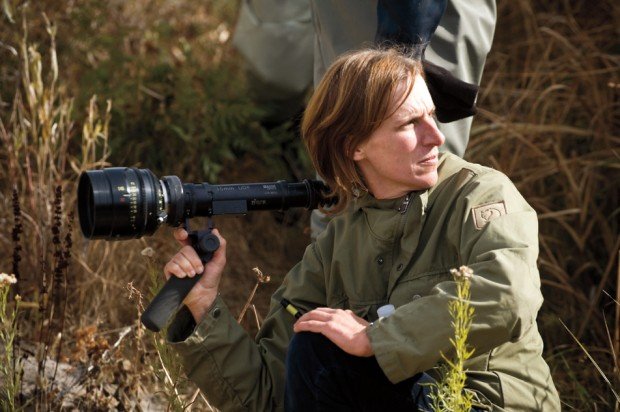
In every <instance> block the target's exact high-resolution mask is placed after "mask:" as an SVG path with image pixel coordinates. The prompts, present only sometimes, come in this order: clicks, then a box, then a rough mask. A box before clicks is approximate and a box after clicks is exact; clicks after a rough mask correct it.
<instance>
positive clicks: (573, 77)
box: [0, 0, 620, 410]
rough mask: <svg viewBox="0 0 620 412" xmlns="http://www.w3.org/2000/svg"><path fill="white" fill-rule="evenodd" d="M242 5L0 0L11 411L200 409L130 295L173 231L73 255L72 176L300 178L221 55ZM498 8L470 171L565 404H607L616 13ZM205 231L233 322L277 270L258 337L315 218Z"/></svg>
mask: <svg viewBox="0 0 620 412" xmlns="http://www.w3.org/2000/svg"><path fill="white" fill-rule="evenodd" d="M238 5H239V4H238V1H226V0H211V1H203V2H193V1H185V0H183V1H171V0H137V1H132V2H122V1H117V0H112V1H108V2H98V1H93V0H72V1H69V2H54V1H49V0H40V1H37V2H30V3H27V2H23V1H18V0H4V1H3V3H2V13H3V15H2V17H1V22H2V23H1V24H0V61H1V62H2V64H0V139H1V146H0V202H1V203H0V205H1V208H0V223H2V230H1V231H0V259H1V260H0V271H1V272H6V273H15V274H16V275H18V282H17V284H15V285H14V286H13V287H12V295H11V298H10V299H9V303H7V305H9V307H8V308H7V310H9V311H11V310H14V309H15V294H16V293H19V295H20V296H21V301H20V302H19V310H18V313H17V318H16V320H15V322H14V323H10V322H9V323H8V325H7V319H8V318H7V319H4V320H2V322H4V323H3V325H4V326H3V327H6V328H9V327H10V328H12V329H11V330H15V333H14V336H13V337H14V340H13V341H12V343H11V345H7V344H6V341H5V342H4V343H5V348H0V354H2V359H1V360H2V361H4V362H5V364H6V365H9V366H11V365H12V366H14V368H13V369H11V367H9V368H8V369H7V368H5V369H6V370H4V372H2V371H3V370H0V372H2V373H3V374H4V376H2V377H0V379H4V382H3V385H2V386H4V387H5V390H11V389H10V388H11V385H8V384H7V382H8V381H7V379H9V380H11V379H12V380H11V382H13V383H14V385H13V386H14V389H13V392H12V395H11V396H14V398H13V399H14V400H13V403H12V404H10V405H13V406H14V407H16V408H19V407H20V405H21V406H25V407H26V408H29V407H32V406H37V408H38V409H40V410H47V409H58V408H60V407H61V405H64V406H65V407H69V406H77V407H79V408H88V409H93V410H94V409H100V410H108V409H132V408H142V409H157V408H162V407H163V408H165V407H166V405H171V406H173V407H174V409H183V407H184V406H187V405H188V404H190V403H191V402H192V401H195V402H194V404H193V405H192V406H193V407H195V408H197V409H205V408H206V405H207V401H206V400H205V399H203V398H201V397H197V396H198V394H197V393H196V391H195V388H193V386H192V384H191V383H189V382H186V381H185V380H184V379H183V377H182V376H183V375H182V373H181V372H180V371H179V370H178V364H175V362H174V357H173V355H172V354H170V353H167V352H166V350H165V348H164V347H163V346H162V345H161V340H160V339H159V337H157V336H154V335H152V334H150V333H145V331H144V330H142V329H141V328H140V325H139V324H138V322H137V317H138V314H137V313H138V311H139V305H140V302H139V298H137V297H136V296H137V295H136V293H138V292H141V293H142V294H143V295H144V297H145V298H148V296H149V293H150V292H149V291H150V290H152V289H153V288H154V287H155V285H156V279H157V278H158V277H159V274H160V272H161V268H162V267H163V264H164V262H165V261H167V259H168V257H169V256H170V255H171V254H172V253H173V252H174V251H175V249H176V245H175V244H174V242H171V241H170V239H171V237H170V233H169V231H168V229H165V230H160V231H159V232H160V233H158V234H157V235H156V236H154V237H151V238H143V239H139V240H132V241H126V242H120V243H118V242H114V243H112V242H103V241H91V242H87V241H85V240H84V239H83V238H82V236H81V234H80V233H79V230H78V229H77V228H76V226H77V224H76V222H74V218H73V216H72V213H74V212H75V188H76V178H77V176H78V174H79V173H80V171H82V170H85V169H89V168H93V167H101V166H103V165H127V166H138V167H147V168H149V169H151V170H152V171H153V172H154V173H155V174H156V175H165V174H175V175H177V176H181V177H182V178H183V180H184V181H188V182H189V181H209V182H212V183H216V182H226V183H233V182H248V181H261V180H263V181H264V180H276V179H290V180H295V179H300V178H305V177H309V176H312V175H313V172H312V171H311V169H310V167H309V164H308V160H307V158H306V156H305V154H304V151H303V148H302V146H301V142H300V141H299V139H298V138H296V137H295V133H294V131H293V130H292V129H293V126H292V124H284V125H282V126H280V127H275V128H266V127H264V126H263V125H262V122H261V120H262V119H264V117H265V116H266V115H267V113H266V109H265V108H264V107H259V106H257V105H256V104H254V103H253V102H252V100H251V99H250V98H249V97H248V83H247V79H246V78H245V74H244V71H243V67H242V63H241V59H240V57H239V56H238V55H237V54H235V51H234V49H233V48H232V46H231V44H230V43H231V41H230V40H231V37H232V32H233V30H234V23H235V20H236V14H237V8H238ZM498 13H499V14H498V24H497V29H496V34H495V40H494V44H493V48H492V50H491V53H490V55H489V57H488V60H487V64H486V68H485V74H484V78H483V81H482V90H481V95H480V98H479V107H480V113H479V114H478V115H477V117H476V119H475V121H474V127H473V129H472V137H471V141H470V145H469V148H468V151H467V153H466V157H467V158H468V159H469V160H472V161H474V162H478V163H482V164H485V165H490V166H492V167H495V168H497V169H499V170H502V171H503V172H505V173H506V174H507V175H508V176H510V177H511V178H512V179H513V181H514V182H515V183H516V185H517V186H518V188H519V189H520V191H521V192H522V193H523V195H524V196H525V197H526V198H527V200H528V201H529V202H530V204H532V206H533V207H534V208H535V209H536V210H537V211H538V213H539V222H540V241H541V250H540V259H539V267H540V270H541V277H542V283H543V293H544V295H545V298H546V301H545V304H544V306H543V309H542V311H541V313H540V315H539V326H540V329H541V333H542V334H543V337H544V340H545V346H546V347H545V358H546V359H547V361H548V362H549V364H550V366H551V369H552V372H553V376H554V379H555V382H556V385H557V386H558V389H559V391H560V395H561V397H562V401H563V407H564V408H565V409H566V410H618V392H620V373H619V369H618V368H619V366H620V361H619V360H618V354H619V349H620V304H619V303H618V302H619V301H620V296H619V293H620V292H619V289H620V287H619V284H620V269H619V263H620V255H619V250H620V231H619V226H620V206H619V205H620V203H619V196H620V135H619V134H618V130H619V128H618V126H619V124H618V123H619V117H618V114H619V105H620V99H619V93H620V73H619V63H620V61H619V60H620V59H619V55H618V52H619V50H620V49H619V45H618V38H620V36H619V34H620V33H619V32H618V31H619V27H620V22H619V20H620V5H619V4H618V3H617V2H614V1H612V0H604V1H601V2H596V3H591V2H586V1H583V0H575V1H571V2H568V1H550V2H534V1H527V0H517V1H512V2H500V3H499V5H498ZM217 225H218V226H219V227H220V228H221V230H222V231H223V233H225V235H226V237H227V239H228V241H229V244H231V245H234V247H231V248H230V252H229V262H230V263H229V266H230V267H229V269H228V273H227V275H226V277H225V280H224V286H223V289H224V290H223V294H224V296H225V297H226V300H227V302H228V303H229V305H230V307H231V308H232V310H233V312H235V311H237V312H238V311H239V310H240V309H241V307H242V306H243V304H244V302H245V301H246V299H247V297H248V295H249V294H250V292H251V290H252V288H253V286H254V284H255V282H256V276H255V274H254V273H253V271H252V268H253V267H256V266H258V267H260V269H261V270H262V271H263V272H264V273H265V274H269V275H271V276H272V281H271V282H270V283H268V284H266V285H262V286H261V287H260V288H259V290H258V293H257V295H256V297H255V299H254V303H255V305H256V310H255V311H254V312H253V313H255V314H257V316H254V315H248V316H246V318H245V319H244V320H243V324H244V326H246V327H247V328H248V330H249V331H250V333H254V332H255V330H256V324H257V322H260V315H261V314H263V315H264V314H265V313H266V308H267V306H268V296H269V295H270V293H271V292H272V291H273V290H274V288H275V287H276V285H277V284H279V282H280V281H281V279H282V276H283V275H284V274H285V273H286V271H287V270H288V269H289V268H290V267H292V265H293V264H294V263H296V261H297V260H298V259H299V258H300V257H301V255H302V253H303V250H304V248H305V246H306V244H307V243H308V242H309V236H308V230H307V226H308V215H307V213H306V212H300V211H294V212H287V213H268V212H265V213H257V214H253V215H249V216H246V217H243V218H239V219H236V218H234V219H219V220H218V221H217ZM164 232H165V233H164ZM129 282H132V286H131V287H129V288H128V286H127V285H128V283H129ZM130 292H131V293H130ZM130 294H131V295H132V297H131V299H130V297H129V295H130ZM11 305H13V306H11ZM251 312H252V311H249V312H248V313H251ZM6 330H8V329H6ZM18 347H19V350H18V349H17V348H18ZM19 360H21V362H20V361H19ZM20 364H22V365H23V367H22V368H21V370H22V371H23V373H22V372H19V371H18V373H17V374H15V373H14V372H15V370H16V369H17V370H18V369H20V368H18V366H19V365H20ZM63 368H64V369H63ZM16 375H17V376H16ZM2 396H3V395H0V398H2ZM4 399H5V401H6V399H7V398H6V396H5V398H4ZM3 405H4V406H6V405H9V404H7V403H6V402H5V403H3ZM10 405H9V406H10Z"/></svg>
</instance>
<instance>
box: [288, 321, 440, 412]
mask: <svg viewBox="0 0 620 412" xmlns="http://www.w3.org/2000/svg"><path fill="white" fill-rule="evenodd" d="M433 382H434V380H433V379H432V378H431V377H430V376H429V375H427V374H425V373H421V374H418V375H416V376H414V377H412V378H410V379H407V380H405V381H403V382H399V383H397V384H393V383H391V382H390V381H389V380H388V378H387V377H386V376H385V374H384V373H383V371H382V370H381V368H380V367H379V364H378V363H377V360H376V359H375V357H374V356H373V357H370V358H361V357H358V356H352V355H349V354H348V353H346V352H344V351H343V350H342V349H340V348H339V347H337V346H336V345H334V344H333V343H332V342H331V341H330V340H329V339H327V338H325V337H324V336H323V335H321V334H319V333H310V332H302V333H297V334H295V336H294V337H293V339H292V340H291V343H290V345H289V348H288V354H287V357H286V389H285V403H284V405H285V410H286V411H290V412H303V411H313V412H315V411H338V412H342V411H390V412H398V411H432V409H431V407H430V399H429V397H428V395H429V393H430V392H431V390H432V385H431V384H432V383H433Z"/></svg>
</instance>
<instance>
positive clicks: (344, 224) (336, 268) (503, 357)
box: [165, 51, 560, 411]
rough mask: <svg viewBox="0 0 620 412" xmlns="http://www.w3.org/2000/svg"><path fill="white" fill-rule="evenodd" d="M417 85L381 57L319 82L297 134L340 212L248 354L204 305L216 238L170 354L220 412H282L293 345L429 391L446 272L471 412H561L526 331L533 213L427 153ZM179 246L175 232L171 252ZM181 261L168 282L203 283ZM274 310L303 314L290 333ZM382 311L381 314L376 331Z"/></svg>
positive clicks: (227, 319) (531, 301) (352, 61)
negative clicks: (465, 310) (459, 273)
mask: <svg viewBox="0 0 620 412" xmlns="http://www.w3.org/2000/svg"><path fill="white" fill-rule="evenodd" d="M403 70H404V72H403ZM420 70H421V68H420V66H419V62H417V63H416V62H413V61H412V60H411V59H407V58H405V57H402V56H400V55H398V53H396V52H393V51H362V52H356V53H353V54H351V55H347V56H344V57H341V58H340V59H338V60H337V61H336V63H335V64H334V66H332V68H330V70H329V71H328V72H327V74H326V75H325V78H324V80H323V82H322V85H321V87H319V89H318V90H317V91H316V92H315V95H314V97H313V100H311V102H310V104H309V106H308V111H307V113H306V118H305V119H304V123H303V126H302V127H303V132H304V138H305V139H307V140H306V141H307V145H308V148H309V151H310V155H311V158H312V159H313V161H314V163H315V167H316V168H317V170H318V171H319V173H321V175H322V176H323V177H324V178H325V180H326V182H327V183H328V184H329V185H330V187H332V188H335V189H334V193H335V194H336V195H337V196H338V199H339V202H338V204H336V206H335V209H334V210H335V211H336V212H339V213H338V214H337V216H335V218H334V219H332V220H331V222H330V223H329V224H328V226H327V229H326V230H325V231H324V232H323V233H322V234H321V235H320V236H319V237H318V238H317V240H316V241H315V242H314V243H312V244H311V245H310V246H308V248H307V249H306V251H305V254H304V256H303V258H302V260H301V262H299V263H298V264H297V265H296V266H295V267H294V268H293V269H292V270H291V271H290V272H289V273H288V274H287V275H286V277H285V279H284V282H283V284H282V285H281V287H280V288H279V289H278V290H277V291H276V292H275V294H274V295H273V297H272V302H271V309H270V312H269V314H268V315H267V317H266V318H265V321H264V323H263V325H262V327H261V329H260V331H259V333H258V335H257V336H256V337H255V339H252V338H251V337H250V336H248V335H247V333H246V332H245V330H244V329H243V328H242V327H241V326H239V325H238V324H237V322H236V320H235V318H234V317H233V316H232V314H231V313H230V312H229V310H228V309H227V307H226V305H225V304H224V302H223V300H222V299H221V297H219V295H218V294H217V285H218V283H219V277H218V276H221V271H222V270H223V268H224V265H225V257H224V256H225V249H226V243H225V241H223V239H222V241H223V242H222V244H223V247H222V250H221V251H218V253H219V255H216V256H214V259H213V261H212V262H210V265H211V266H209V265H207V267H206V268H205V275H203V278H202V279H201V280H200V282H199V283H198V286H197V288H198V289H197V290H196V292H195V293H194V291H192V293H190V295H189V296H188V298H187V300H186V302H185V303H186V307H184V308H183V309H182V310H181V311H180V312H179V314H178V315H177V317H176V319H175V320H174V321H173V323H172V324H171V326H170V328H169V333H168V339H169V341H170V342H171V345H173V347H174V348H175V349H176V350H177V351H178V353H179V354H180V355H181V357H182V359H183V363H184V367H185V370H186V372H187V375H188V377H189V378H190V379H191V380H193V381H194V382H195V383H196V384H197V385H198V386H199V387H200V388H201V389H202V390H203V392H204V393H205V394H206V396H207V398H208V399H209V401H210V402H212V403H213V404H214V405H216V406H217V407H218V408H220V409H222V410H224V411H237V410H249V411H279V410H283V409H284V408H285V398H286V399H288V396H289V395H288V394H286V395H285V391H286V385H288V384H289V383H288V382H285V376H287V378H286V379H289V377H290V375H288V374H287V373H288V372H287V371H288V369H289V365H288V362H289V361H290V359H287V351H288V352H290V351H291V348H290V347H289V344H290V342H291V340H292V339H293V341H294V340H295V339H296V337H297V336H300V335H301V334H303V333H307V332H314V333H316V334H321V335H323V336H325V337H327V339H328V340H329V341H331V342H333V344H335V345H336V346H337V347H339V348H341V349H342V350H343V351H344V352H346V353H347V356H350V357H353V358H359V359H372V360H373V362H375V361H376V364H377V365H378V366H379V368H380V371H381V372H382V374H383V375H384V378H385V379H386V381H388V384H393V385H395V387H400V386H398V385H400V384H401V383H402V382H408V380H409V379H411V378H412V377H415V376H419V375H420V374H421V373H427V374H428V375H430V376H433V377H435V378H436V377H437V376H436V373H435V372H434V369H433V368H434V367H436V366H437V365H438V363H439V362H441V361H442V356H441V355H442V353H443V354H446V355H449V354H450V353H451V343H450V338H451V337H453V334H454V331H453V327H452V325H451V317H450V314H449V312H448V304H449V302H451V301H453V300H454V299H456V282H455V281H454V280H453V278H452V275H451V274H450V269H451V268H457V267H460V266H462V265H466V266H469V267H470V268H471V269H472V270H473V272H474V275H473V277H472V278H471V306H472V307H473V308H474V317H473V322H472V325H471V329H470V332H469V339H468V344H469V345H471V347H472V348H473V349H474V350H475V352H474V355H473V356H472V358H470V359H469V360H468V361H467V363H466V365H465V368H466V370H467V377H468V378H467V382H466V390H468V391H471V392H472V393H473V394H474V397H475V401H476V402H475V404H476V407H477V408H478V409H476V410H508V411H557V410H560V402H559V397H558V394H557V391H556V389H555V387H554V384H553V381H552V378H551V374H550V371H549V367H548V366H547V364H546V363H545V361H544V359H543V357H542V351H543V342H542V339H541V336H540V334H539V332H538V328H537V324H536V316H537V313H538V310H539V309H540V307H541V304H542V301H543V298H542V295H541V292H540V279H539V274H538V269H537V267H536V259H537V256H538V224H537V218H536V213H535V211H534V210H533V209H532V208H531V207H530V206H529V205H528V203H527V202H526V201H525V200H524V199H523V197H522V196H521V195H520V194H519V192H518V191H517V189H516V188H515V186H514V185H513V184H512V183H511V181H510V180H509V179H508V178H507V177H506V176H505V175H503V174H502V173H500V172H498V171H495V170H493V169H490V168H487V167H483V166H480V165H476V164H472V163H469V162H466V161H464V160H462V159H460V158H459V157H457V156H455V155H452V154H439V155H438V154H437V147H439V146H440V145H441V144H442V143H443V136H442V135H441V133H440V132H438V131H437V129H436V127H435V125H434V120H433V117H432V114H433V111H434V108H433V104H432V100H431V99H430V96H429V94H428V90H427V89H426V87H425V85H424V80H423V77H421V72H420ZM403 73H404V74H403ZM358 88H361V90H362V91H363V92H364V93H362V94H360V93H359V91H358V90H357V89H358ZM339 113H340V114H339ZM347 116H348V117H347ZM369 117H370V119H372V118H373V117H376V119H378V121H370V120H368V118H369ZM360 127H361V128H362V129H361V131H360V129H359V128H360ZM363 127H367V128H368V129H367V130H366V131H364V129H363ZM368 131H370V132H368ZM317 136H319V137H320V136H324V139H329V140H321V139H320V138H317ZM356 136H357V137H356ZM316 139H318V140H316ZM340 140H342V141H340ZM386 143H387V144H386ZM338 147H340V148H341V149H337V148H338ZM410 149H411V150H410ZM334 150H336V151H337V150H340V152H339V154H338V155H334V153H335V152H334ZM328 159H331V161H329V162H328V161H327V160H328ZM347 162H349V163H347ZM347 164H349V165H350V166H351V167H349V168H348V169H347V168H346V167H347V166H346V165H347ZM343 165H345V166H343ZM343 170H344V171H343ZM347 170H348V171H349V173H348V172H347ZM351 173H353V175H351ZM355 173H357V175H355ZM345 179H346V180H345ZM345 182H346V183H345ZM334 210H332V212H333V211H334ZM184 235H185V234H184V233H182V231H178V232H177V233H175V237H176V238H177V240H180V241H182V242H184V241H185V236H184ZM187 248H189V246H184V248H182V249H181V251H180V252H179V253H178V254H177V255H176V256H175V257H174V258H173V259H171V261H170V262H169V263H168V264H167V265H166V268H165V272H166V274H167V275H171V274H172V275H175V276H185V275H188V276H191V272H192V271H194V272H198V273H199V272H200V271H201V269H202V267H200V263H199V262H196V258H195V256H194V255H192V254H191V250H189V249H187ZM190 249H191V248H190ZM211 273H217V276H215V275H214V276H210V274H211ZM282 299H286V300H288V301H289V302H291V303H292V304H293V305H294V306H295V307H297V308H298V309H299V310H300V311H301V312H302V313H304V315H303V316H302V317H301V318H300V319H296V318H295V317H294V316H292V315H291V314H290V313H289V312H287V311H286V310H285V309H284V308H283V307H282V306H281V304H280V302H281V300H282ZM388 303H389V304H392V305H394V306H395V308H396V310H395V311H394V313H393V314H392V315H391V316H389V317H385V318H380V319H377V309H378V308H379V307H381V306H383V305H385V304H388ZM344 352H343V353H344ZM295 353H298V352H295ZM289 355H290V353H289ZM361 395H362V394H360V396H361ZM289 405H290V404H289ZM289 409H291V408H290V406H289ZM308 410H310V408H309V409H308Z"/></svg>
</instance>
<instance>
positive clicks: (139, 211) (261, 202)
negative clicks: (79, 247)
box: [78, 167, 327, 240]
mask: <svg viewBox="0 0 620 412" xmlns="http://www.w3.org/2000/svg"><path fill="white" fill-rule="evenodd" d="M326 192H327V187H326V186H325V184H323V183H322V182H320V181H316V180H304V181H301V182H294V183H288V182H285V181H283V180H280V181H277V182H268V183H249V184H227V185H211V184H208V183H185V184H184V183H181V180H180V179H179V178H178V177H176V176H164V177H163V178H162V179H161V180H159V179H158V178H157V177H156V176H155V175H154V174H153V173H151V171H150V170H148V169H136V168H129V167H112V168H107V169H103V170H89V171H86V172H84V173H82V175H81V176H80V181H79V184H78V214H79V217H80V226H81V228H82V233H83V234H84V236H85V237H87V238H89V239H108V240H117V239H118V240H120V239H130V238H140V237H142V236H150V235H152V234H153V233H154V232H155V231H156V230H157V228H158V227H159V226H160V225H161V224H163V223H164V222H165V223H167V224H168V225H170V226H179V225H181V224H183V223H184V221H185V219H187V218H192V217H195V216H214V215H227V214H246V213H247V212H249V211H252V210H287V209H289V208H292V207H305V208H307V209H314V208H316V207H318V205H319V204H323V203H324V200H323V198H324V197H323V194H324V193H326Z"/></svg>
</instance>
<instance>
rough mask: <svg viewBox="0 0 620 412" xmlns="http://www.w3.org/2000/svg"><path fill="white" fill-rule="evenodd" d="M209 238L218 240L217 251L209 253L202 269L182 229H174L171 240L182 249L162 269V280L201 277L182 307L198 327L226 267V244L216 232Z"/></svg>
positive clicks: (212, 299)
mask: <svg viewBox="0 0 620 412" xmlns="http://www.w3.org/2000/svg"><path fill="white" fill-rule="evenodd" d="M213 234H214V235H215V236H217V237H218V239H219V240H220V247H219V248H218V249H217V250H216V251H215V253H213V257H212V258H211V260H210V261H209V262H207V264H206V266H205V267H203V265H202V262H201V261H200V258H199V257H198V253H196V250H194V248H193V247H191V246H190V241H189V240H188V239H187V232H186V231H185V230H184V229H180V228H179V229H175V231H174V238H175V239H176V240H177V241H178V242H179V243H180V244H181V245H182V246H183V247H182V248H181V249H180V250H179V251H178V252H177V254H176V255H174V256H173V257H172V259H170V261H169V262H168V263H166V266H164V276H165V277H166V280H168V279H169V278H170V276H172V275H174V276H176V277H179V278H184V277H190V278H192V277H194V276H196V274H200V273H202V274H203V276H202V277H201V278H200V280H199V281H198V283H196V285H194V287H193V288H192V290H191V291H190V292H189V293H188V294H187V296H186V297H185V299H184V300H183V303H185V305H186V306H187V308H188V309H189V310H190V312H192V315H193V316H194V319H195V320H196V322H197V323H198V322H199V321H200V320H201V319H202V318H203V317H204V315H205V314H206V312H207V310H208V309H209V307H210V306H211V305H212V304H213V301H215V298H216V297H217V293H218V289H219V284H220V279H221V278H222V272H223V271H224V267H225V266H226V240H225V239H224V238H223V237H222V236H220V233H219V232H218V230H217V229H213Z"/></svg>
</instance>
